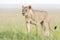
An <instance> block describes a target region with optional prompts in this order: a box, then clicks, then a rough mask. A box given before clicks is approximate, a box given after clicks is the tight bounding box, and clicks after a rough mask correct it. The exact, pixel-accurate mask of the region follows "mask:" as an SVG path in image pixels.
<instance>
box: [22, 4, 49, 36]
mask: <svg viewBox="0 0 60 40" xmlns="http://www.w3.org/2000/svg"><path fill="white" fill-rule="evenodd" d="M22 15H23V16H25V20H26V27H27V32H30V24H34V25H35V26H36V34H38V28H39V25H40V24H41V25H42V26H43V29H44V34H45V35H46V36H49V26H48V13H47V12H46V11H40V10H34V9H33V8H32V7H31V5H29V6H25V7H24V6H22Z"/></svg>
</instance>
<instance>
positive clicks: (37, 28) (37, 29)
mask: <svg viewBox="0 0 60 40" xmlns="http://www.w3.org/2000/svg"><path fill="white" fill-rule="evenodd" d="M38 31H39V23H36V35H38Z"/></svg>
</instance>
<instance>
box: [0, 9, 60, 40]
mask: <svg viewBox="0 0 60 40" xmlns="http://www.w3.org/2000/svg"><path fill="white" fill-rule="evenodd" d="M59 13H60V12H58V13H56V12H49V16H50V17H51V19H50V21H51V22H50V28H51V29H52V30H53V31H51V32H50V34H52V37H51V38H48V37H45V36H44V35H43V29H42V27H41V26H40V27H39V28H40V30H39V34H38V36H37V37H36V35H35V34H36V32H35V26H34V25H31V32H30V33H29V34H27V31H26V25H25V19H24V17H23V16H22V14H21V13H20V12H19V11H18V10H13V11H12V10H10V11H6V10H5V11H0V40H51V39H52V40H60V14H59ZM55 25H57V29H56V30H54V26H55Z"/></svg>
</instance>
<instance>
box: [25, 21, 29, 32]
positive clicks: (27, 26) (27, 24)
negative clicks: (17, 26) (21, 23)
mask: <svg viewBox="0 0 60 40" xmlns="http://www.w3.org/2000/svg"><path fill="white" fill-rule="evenodd" d="M26 28H27V32H28V33H29V32H30V22H26Z"/></svg>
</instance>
